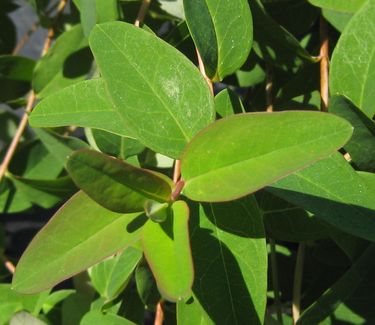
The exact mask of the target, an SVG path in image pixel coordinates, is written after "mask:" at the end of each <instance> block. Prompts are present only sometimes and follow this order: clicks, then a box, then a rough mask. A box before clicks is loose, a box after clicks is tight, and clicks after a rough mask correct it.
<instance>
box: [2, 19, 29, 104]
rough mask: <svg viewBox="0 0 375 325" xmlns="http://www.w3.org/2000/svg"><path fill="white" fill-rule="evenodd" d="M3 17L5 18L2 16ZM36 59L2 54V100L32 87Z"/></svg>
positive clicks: (13, 97) (20, 93)
mask: <svg viewBox="0 0 375 325" xmlns="http://www.w3.org/2000/svg"><path fill="white" fill-rule="evenodd" d="M0 19H3V18H0ZM34 67H35V61H33V60H31V59H28V58H24V57H21V56H13V55H0V83H1V88H0V101H1V102H6V101H9V100H13V99H17V98H18V97H20V96H22V95H24V94H26V92H27V91H28V90H29V89H30V81H31V78H32V73H33V69H34Z"/></svg>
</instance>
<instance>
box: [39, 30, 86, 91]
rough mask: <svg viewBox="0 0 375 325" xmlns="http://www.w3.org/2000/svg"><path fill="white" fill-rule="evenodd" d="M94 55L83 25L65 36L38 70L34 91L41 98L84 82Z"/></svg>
mask: <svg viewBox="0 0 375 325" xmlns="http://www.w3.org/2000/svg"><path fill="white" fill-rule="evenodd" d="M91 63H92V55H91V53H90V50H89V48H88V44H87V40H86V39H85V37H84V35H83V31H82V27H81V25H76V26H74V27H72V28H71V29H69V30H68V31H66V32H64V33H63V34H61V35H60V36H59V37H58V38H57V40H56V42H55V43H54V44H53V46H52V47H51V49H50V50H49V51H48V52H47V54H46V55H45V56H44V57H43V58H42V59H41V60H39V61H38V64H37V66H36V67H35V70H34V77H33V83H32V84H33V88H34V91H35V92H36V93H37V94H38V97H39V98H42V97H46V96H49V95H51V94H52V93H54V92H56V91H58V90H60V89H63V88H65V87H67V86H70V85H72V84H74V83H76V82H78V81H81V80H84V79H85V78H86V76H87V74H88V73H89V72H90V70H91Z"/></svg>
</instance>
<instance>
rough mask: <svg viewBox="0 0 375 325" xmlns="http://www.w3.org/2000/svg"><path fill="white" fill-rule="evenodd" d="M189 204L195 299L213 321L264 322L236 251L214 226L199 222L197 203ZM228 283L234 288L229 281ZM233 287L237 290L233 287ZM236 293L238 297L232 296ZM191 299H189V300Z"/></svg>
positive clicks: (225, 322) (223, 322) (227, 322)
mask: <svg viewBox="0 0 375 325" xmlns="http://www.w3.org/2000/svg"><path fill="white" fill-rule="evenodd" d="M189 206H190V208H191V217H190V228H191V248H192V256H193V258H194V267H195V280H194V284H193V293H194V296H195V297H194V298H193V299H197V300H198V301H199V304H200V305H201V306H202V308H203V309H204V310H205V312H206V313H207V314H208V315H209V317H210V318H211V320H212V321H213V322H214V324H217V325H220V324H230V323H233V322H235V323H237V324H254V325H256V324H261V320H260V319H259V316H258V314H257V311H256V309H255V306H254V303H253V299H252V296H251V292H249V290H248V287H247V285H246V283H245V280H244V278H243V275H242V272H241V269H240V267H239V265H238V262H237V261H236V258H235V257H234V255H233V253H232V252H231V251H230V250H229V248H228V247H227V246H226V245H225V244H224V243H223V242H222V241H220V240H218V239H217V238H215V237H214V236H213V232H212V230H210V229H205V228H202V227H200V226H199V223H200V218H201V217H200V216H199V207H198V205H193V204H192V205H189ZM228 283H230V285H231V288H232V289H230V288H229V287H228V286H227V285H226V284H228ZM233 289H235V292H234V293H233V292H232V291H231V290H233ZM232 294H233V296H232ZM234 297H235V300H234V299H232V298H234ZM192 302H193V301H192V300H189V301H188V302H187V303H188V304H189V303H192ZM238 302H241V303H240V304H239V303H238Z"/></svg>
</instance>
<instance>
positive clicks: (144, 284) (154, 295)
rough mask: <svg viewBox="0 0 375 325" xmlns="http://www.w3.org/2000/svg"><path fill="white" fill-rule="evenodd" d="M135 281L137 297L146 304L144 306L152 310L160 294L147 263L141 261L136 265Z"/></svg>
mask: <svg viewBox="0 0 375 325" xmlns="http://www.w3.org/2000/svg"><path fill="white" fill-rule="evenodd" d="M135 283H136V285H137V291H138V294H139V297H140V298H141V300H142V302H143V304H144V305H145V306H146V307H145V308H147V309H151V310H152V308H154V307H155V306H156V304H157V303H158V302H159V300H160V294H159V291H158V288H157V285H156V282H155V279H154V277H153V275H152V272H151V270H150V268H149V266H148V265H147V263H145V262H143V263H140V264H139V265H138V266H137V269H136V270H135Z"/></svg>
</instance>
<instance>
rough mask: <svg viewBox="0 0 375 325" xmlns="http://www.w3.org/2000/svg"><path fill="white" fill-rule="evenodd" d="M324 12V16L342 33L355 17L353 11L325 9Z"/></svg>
mask: <svg viewBox="0 0 375 325" xmlns="http://www.w3.org/2000/svg"><path fill="white" fill-rule="evenodd" d="M322 13H323V17H324V18H325V19H326V20H327V21H328V22H329V23H330V24H331V25H332V26H333V27H335V28H336V29H337V30H338V31H339V32H341V33H342V32H343V31H344V29H345V27H346V25H347V24H348V23H349V21H350V19H352V17H353V14H352V13H346V12H340V11H334V10H330V9H323V10H322Z"/></svg>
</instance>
